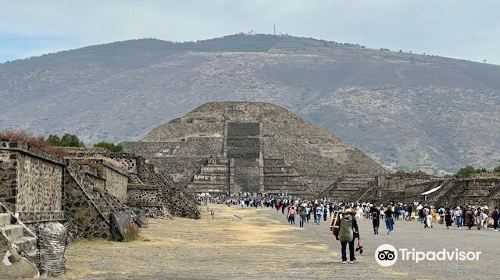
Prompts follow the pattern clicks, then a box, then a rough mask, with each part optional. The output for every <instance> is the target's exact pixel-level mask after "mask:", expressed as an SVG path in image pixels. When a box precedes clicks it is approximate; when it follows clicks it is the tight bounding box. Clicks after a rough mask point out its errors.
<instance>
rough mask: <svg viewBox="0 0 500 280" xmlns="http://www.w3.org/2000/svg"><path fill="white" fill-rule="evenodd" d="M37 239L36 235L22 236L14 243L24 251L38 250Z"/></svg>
mask: <svg viewBox="0 0 500 280" xmlns="http://www.w3.org/2000/svg"><path fill="white" fill-rule="evenodd" d="M36 241H37V240H36V237H32V236H22V237H19V238H17V239H16V240H14V244H16V245H17V247H19V248H20V249H21V250H23V251H24V252H31V251H33V250H36Z"/></svg>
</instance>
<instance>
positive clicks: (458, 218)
mask: <svg viewBox="0 0 500 280" xmlns="http://www.w3.org/2000/svg"><path fill="white" fill-rule="evenodd" d="M455 224H456V225H457V228H458V229H459V230H461V229H462V208H460V206H457V209H455Z"/></svg>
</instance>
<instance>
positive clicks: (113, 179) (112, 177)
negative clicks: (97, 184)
mask: <svg viewBox="0 0 500 280" xmlns="http://www.w3.org/2000/svg"><path fill="white" fill-rule="evenodd" d="M103 173H104V174H103V177H104V179H105V180H106V190H107V191H108V192H109V193H110V194H112V195H113V196H114V197H116V198H117V199H118V200H119V201H120V202H121V203H126V202H127V185H128V176H127V175H125V174H124V173H123V172H120V171H118V170H116V169H114V168H110V167H109V166H107V165H104V166H103Z"/></svg>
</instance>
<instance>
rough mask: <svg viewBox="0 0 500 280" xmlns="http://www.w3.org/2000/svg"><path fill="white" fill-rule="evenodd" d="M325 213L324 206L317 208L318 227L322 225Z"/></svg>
mask: <svg viewBox="0 0 500 280" xmlns="http://www.w3.org/2000/svg"><path fill="white" fill-rule="evenodd" d="M323 211H324V207H323V204H321V205H319V206H318V207H316V224H318V225H319V224H320V223H321V218H322V217H323Z"/></svg>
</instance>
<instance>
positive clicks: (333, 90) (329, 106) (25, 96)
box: [0, 34, 500, 172]
mask: <svg viewBox="0 0 500 280" xmlns="http://www.w3.org/2000/svg"><path fill="white" fill-rule="evenodd" d="M227 100H243V101H264V102H272V103H275V104H279V105H281V106H284V107H286V108H288V109H290V110H292V111H293V112H296V113H297V114H298V115H299V116H300V117H302V118H304V119H305V120H307V121H309V122H311V123H313V124H315V125H320V126H324V127H326V128H329V129H330V130H331V131H333V132H334V133H335V134H336V135H337V136H338V137H340V138H341V139H343V140H344V141H345V142H347V143H349V144H353V145H355V146H357V147H359V148H360V149H361V150H362V151H363V152H365V153H367V154H368V155H370V156H371V157H373V158H374V159H376V160H377V161H378V162H380V163H382V164H383V165H384V166H385V167H389V168H392V169H417V168H418V169H422V170H425V171H431V172H440V171H441V172H442V171H455V170H456V169H458V168H459V167H461V166H464V165H475V166H478V167H479V166H480V167H488V168H490V167H492V166H496V165H498V164H500V162H499V159H500V149H499V147H500V137H499V135H500V109H499V108H500V66H496V65H490V64H484V63H475V62H471V61H465V60H456V59H450V58H444V57H439V56H430V55H417V54H412V53H405V52H400V51H396V52H394V51H389V50H387V49H379V50H376V49H369V48H366V47H364V46H359V45H353V44H341V43H336V42H331V41H322V40H316V39H311V38H299V37H291V36H273V35H245V34H237V35H231V36H226V37H222V38H216V39H211V40H205V41H198V42H185V43H175V42H165V41H160V40H156V39H142V40H131V41H123V42H116V43H111V44H105V45H96V46H90V47H85V48H81V49H76V50H70V51H64V52H59V53H54V54H48V55H43V56H40V57H33V58H29V59H25V60H16V61H12V62H7V63H3V64H0V108H2V110H0V129H4V128H21V129H26V130H29V131H31V132H34V133H39V134H43V135H47V134H49V133H52V134H54V133H58V134H61V133H64V132H70V133H75V134H77V135H80V136H81V137H82V139H84V140H85V141H87V142H94V141H97V140H108V141H125V140H131V139H139V138H141V136H143V135H144V134H145V133H146V132H148V131H149V130H150V129H152V128H153V127H155V126H157V125H160V124H162V123H165V122H166V121H168V120H170V119H173V118H176V117H180V116H182V115H184V114H185V113H187V112H189V111H190V110H192V109H193V108H195V107H197V106H199V105H201V104H203V103H206V102H210V101H227Z"/></svg>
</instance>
